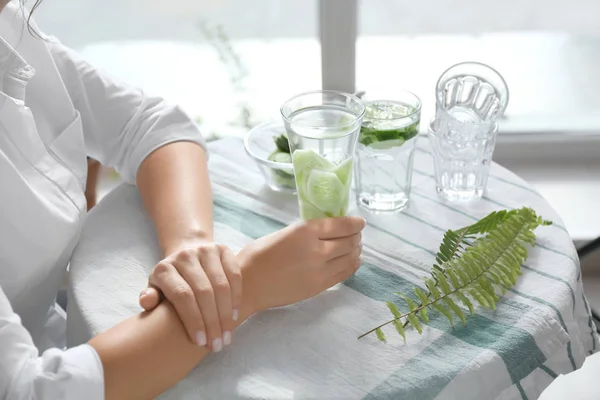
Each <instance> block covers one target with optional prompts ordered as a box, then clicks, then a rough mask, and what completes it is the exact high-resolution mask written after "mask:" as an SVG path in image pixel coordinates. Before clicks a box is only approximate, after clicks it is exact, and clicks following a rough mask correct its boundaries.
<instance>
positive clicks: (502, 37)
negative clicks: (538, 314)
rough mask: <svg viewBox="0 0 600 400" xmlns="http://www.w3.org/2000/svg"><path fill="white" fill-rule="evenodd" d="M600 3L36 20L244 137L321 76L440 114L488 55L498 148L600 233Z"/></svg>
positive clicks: (233, 0) (183, 6)
mask: <svg viewBox="0 0 600 400" xmlns="http://www.w3.org/2000/svg"><path fill="white" fill-rule="evenodd" d="M598 15H600V2H598V1H596V0H573V1H571V2H563V1H559V0H530V1H521V0H505V1H501V2H498V1H494V2H493V1H490V0H486V1H483V0H453V1H447V0H423V1H420V2H419V1H416V2H415V1H410V0H253V1H251V2H248V1H244V0H199V1H198V0H196V1H193V0H172V1H162V0H147V1H141V0H104V1H99V0H88V1H78V0H52V1H45V2H44V3H43V4H42V6H41V7H40V9H39V10H38V11H37V13H36V19H37V21H38V23H39V25H40V26H41V28H42V29H43V30H44V31H46V32H47V33H50V34H53V35H55V36H57V37H58V38H60V39H61V40H62V41H63V42H65V43H66V44H68V45H70V46H72V47H74V48H75V49H77V50H79V51H80V52H81V53H82V54H83V55H84V56H85V57H86V58H87V59H88V60H89V61H91V62H92V63H94V64H95V65H98V66H100V67H102V68H105V69H107V70H108V71H110V72H112V73H113V74H115V75H117V76H118V77H120V78H123V79H125V80H127V81H129V82H131V83H133V84H134V85H137V86H140V87H142V88H144V89H145V90H146V91H148V92H150V93H154V94H160V95H162V96H164V97H166V98H167V99H169V100H172V101H174V102H177V103H179V104H181V105H182V106H183V108H184V109H185V110H186V111H187V112H188V113H190V115H192V116H193V117H197V118H198V120H199V123H200V125H201V127H202V129H203V132H204V133H205V135H207V136H208V137H210V136H211V135H212V134H216V135H219V136H227V135H242V134H244V133H245V132H246V131H247V129H248V127H249V126H252V125H254V124H255V123H257V122H260V121H262V120H265V119H268V118H279V115H278V114H279V113H278V110H279V106H280V104H281V103H282V101H284V100H285V99H286V98H288V97H289V96H290V95H293V94H296V93H299V92H303V91H306V90H312V89H315V88H319V87H321V86H323V87H324V88H328V89H340V90H345V91H355V90H365V91H369V90H371V91H377V92H379V93H382V94H383V93H393V90H394V88H397V87H398V88H399V87H403V88H406V89H409V90H411V91H413V92H415V93H416V94H418V95H419V96H420V97H421V99H422V100H423V104H424V105H423V118H422V120H423V121H428V120H429V119H430V118H431V117H432V116H433V113H434V106H435V101H434V86H435V83H436V81H437V78H438V77H439V75H440V74H441V73H442V72H443V71H444V70H445V69H446V68H447V67H449V66H450V65H452V64H454V63H457V62H460V61H465V60H469V59H471V60H477V61H481V62H484V63H488V64H490V65H491V66H493V67H495V68H496V69H498V70H499V71H500V72H501V73H502V75H503V76H504V77H505V78H506V80H507V82H508V85H509V88H510V93H511V98H510V102H509V106H508V109H507V111H506V118H505V120H503V122H502V124H501V126H500V136H499V140H498V144H497V146H496V152H495V155H494V158H495V159H496V161H498V162H499V163H501V164H503V165H504V166H506V167H508V168H509V169H511V170H513V171H514V172H516V173H517V174H519V175H521V176H522V177H523V178H525V179H526V180H528V181H529V182H530V183H532V184H533V185H534V186H535V187H536V188H538V189H539V190H540V191H541V192H542V194H543V195H544V196H545V197H546V198H547V199H548V200H549V201H550V202H551V203H552V204H553V205H554V206H555V207H556V208H557V209H558V211H559V213H561V214H562V215H563V216H564V217H565V223H566V225H567V227H568V228H569V230H570V231H571V234H572V235H573V236H574V237H575V238H576V239H582V240H585V239H589V238H591V237H592V236H590V235H592V234H593V233H594V232H596V233H600V232H599V231H598V229H600V228H599V227H600V214H598V213H596V214H597V217H595V219H594V218H590V215H587V214H590V213H589V212H586V210H588V209H594V208H593V207H594V202H595V201H596V199H597V193H600V183H599V180H598V176H600V157H598V154H600V113H599V112H598V110H600V94H599V93H600V92H599V90H598V88H600V24H598V23H597V16H598ZM225 36H226V37H227V39H224V37H225ZM238 59H239V62H238ZM565 171H568V174H565V173H564V172H565ZM565 185H566V186H565ZM572 204H578V206H577V207H572ZM592 214H593V213H592ZM596 214H594V215H596Z"/></svg>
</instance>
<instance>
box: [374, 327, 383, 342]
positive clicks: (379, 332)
mask: <svg viewBox="0 0 600 400" xmlns="http://www.w3.org/2000/svg"><path fill="white" fill-rule="evenodd" d="M375 334H376V335H377V339H379V340H381V341H382V342H385V334H384V333H383V331H382V330H381V328H377V329H375Z"/></svg>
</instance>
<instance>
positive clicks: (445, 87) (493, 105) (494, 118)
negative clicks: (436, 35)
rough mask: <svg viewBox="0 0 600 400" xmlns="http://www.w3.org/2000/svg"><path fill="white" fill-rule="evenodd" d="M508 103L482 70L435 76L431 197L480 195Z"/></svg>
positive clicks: (498, 83)
mask: <svg viewBox="0 0 600 400" xmlns="http://www.w3.org/2000/svg"><path fill="white" fill-rule="evenodd" d="M508 98H509V93H508V86H507V85H506V82H505V81H504V79H503V78H502V76H501V75H500V74H499V73H498V72H497V71H496V70H495V69H493V68H492V67H489V66H487V65H485V64H481V63H476V62H466V63H460V64H457V65H454V66H452V67H450V68H448V69H447V70H446V71H445V72H444V73H443V74H442V76H440V78H439V80H438V82H437V85H436V114H435V118H434V120H433V121H432V123H431V124H430V126H429V140H430V142H431V146H432V148H433V158H434V166H435V178H436V187H437V191H438V193H440V194H441V195H442V196H443V197H445V198H446V199H448V200H451V201H453V200H469V199H473V198H479V197H481V196H482V195H483V191H484V189H485V186H486V184H487V179H488V174H489V169H490V165H491V162H492V155H493V152H494V147H495V145H496V135H497V133H498V119H499V118H500V117H502V115H503V114H504V111H505V110H506V107H507V105H508Z"/></svg>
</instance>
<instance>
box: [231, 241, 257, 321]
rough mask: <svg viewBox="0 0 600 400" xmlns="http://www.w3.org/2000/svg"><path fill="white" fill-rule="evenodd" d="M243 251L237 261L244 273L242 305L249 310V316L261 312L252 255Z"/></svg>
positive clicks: (238, 255)
mask: <svg viewBox="0 0 600 400" xmlns="http://www.w3.org/2000/svg"><path fill="white" fill-rule="evenodd" d="M246 250H247V249H246V248H244V249H242V250H241V251H240V252H239V253H238V254H236V259H237V261H238V263H239V265H240V270H241V272H242V304H243V307H246V308H247V312H248V313H249V315H252V314H256V313H257V312H259V311H260V310H261V308H260V305H259V301H260V300H259V298H258V293H260V292H258V291H257V289H258V288H257V287H256V286H257V284H256V279H255V278H254V274H253V261H252V257H250V253H251V252H248V251H246Z"/></svg>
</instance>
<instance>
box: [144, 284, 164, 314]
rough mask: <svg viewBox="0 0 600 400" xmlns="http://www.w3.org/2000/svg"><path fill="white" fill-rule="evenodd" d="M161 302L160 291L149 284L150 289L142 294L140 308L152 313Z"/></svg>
mask: <svg viewBox="0 0 600 400" xmlns="http://www.w3.org/2000/svg"><path fill="white" fill-rule="evenodd" d="M160 300H161V295H160V291H159V290H158V289H157V288H156V287H154V286H152V285H151V284H148V288H147V289H144V290H143V291H142V292H141V293H140V299H139V301H140V306H141V307H142V308H143V309H144V310H146V311H152V310H154V309H155V308H156V307H158V305H159V304H160Z"/></svg>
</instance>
